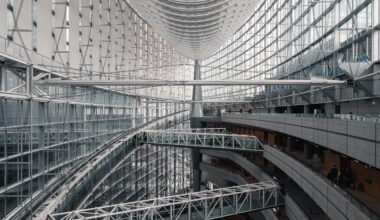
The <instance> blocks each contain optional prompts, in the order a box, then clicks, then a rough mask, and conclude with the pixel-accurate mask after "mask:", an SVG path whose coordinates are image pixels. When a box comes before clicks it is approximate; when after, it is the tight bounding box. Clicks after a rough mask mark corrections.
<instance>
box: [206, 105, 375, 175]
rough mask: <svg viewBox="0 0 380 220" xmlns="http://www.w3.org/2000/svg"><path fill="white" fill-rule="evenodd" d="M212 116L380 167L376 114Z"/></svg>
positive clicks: (225, 121)
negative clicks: (274, 133)
mask: <svg viewBox="0 0 380 220" xmlns="http://www.w3.org/2000/svg"><path fill="white" fill-rule="evenodd" d="M209 120H211V118H206V117H205V121H209ZM214 120H216V121H218V122H223V123H233V124H240V125H245V126H253V127H257V128H262V129H265V130H271V131H275V132H279V133H283V134H286V135H291V136H293V137H296V138H300V139H303V140H306V141H309V142H311V143H315V144H318V145H320V146H323V147H326V148H329V149H331V150H334V151H336V152H339V153H342V154H344V155H347V156H349V157H352V158H354V159H356V160H359V161H361V162H363V163H366V164H368V165H371V166H373V167H376V168H380V118H379V117H378V116H377V117H376V116H357V115H342V114H341V115H339V114H338V115H312V114H285V113H284V114H275V113H274V114H273V113H270V114H267V113H254V114H251V113H225V114H222V116H221V117H219V118H214Z"/></svg>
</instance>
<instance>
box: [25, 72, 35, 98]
mask: <svg viewBox="0 0 380 220" xmlns="http://www.w3.org/2000/svg"><path fill="white" fill-rule="evenodd" d="M25 85H26V94H27V95H28V96H31V95H32V87H33V65H29V66H27V67H26V76H25Z"/></svg>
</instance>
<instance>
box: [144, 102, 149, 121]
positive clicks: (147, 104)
mask: <svg viewBox="0 0 380 220" xmlns="http://www.w3.org/2000/svg"><path fill="white" fill-rule="evenodd" d="M149 116H150V114H149V99H146V102H145V123H147V122H148V121H149Z"/></svg>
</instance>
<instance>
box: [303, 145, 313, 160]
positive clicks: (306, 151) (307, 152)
mask: <svg viewBox="0 0 380 220" xmlns="http://www.w3.org/2000/svg"><path fill="white" fill-rule="evenodd" d="M303 155H304V158H305V159H310V158H311V157H312V156H313V149H312V146H310V145H309V144H307V143H304V144H303Z"/></svg>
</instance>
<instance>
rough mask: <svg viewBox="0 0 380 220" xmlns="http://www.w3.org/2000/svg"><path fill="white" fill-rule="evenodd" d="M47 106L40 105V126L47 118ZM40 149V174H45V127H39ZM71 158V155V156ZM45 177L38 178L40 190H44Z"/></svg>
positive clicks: (38, 111) (38, 110)
mask: <svg viewBox="0 0 380 220" xmlns="http://www.w3.org/2000/svg"><path fill="white" fill-rule="evenodd" d="M45 105H46V103H43V102H41V103H38V109H37V114H38V119H37V120H38V122H39V123H40V124H44V118H45ZM37 129H38V149H42V150H40V151H38V161H37V163H38V172H41V173H42V172H43V171H44V168H45V167H44V166H45V138H44V135H45V126H43V125H40V126H38V128H37ZM69 156H70V155H69ZM45 177H46V176H45V175H42V176H40V177H39V178H38V188H42V187H43V186H44V184H45Z"/></svg>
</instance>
